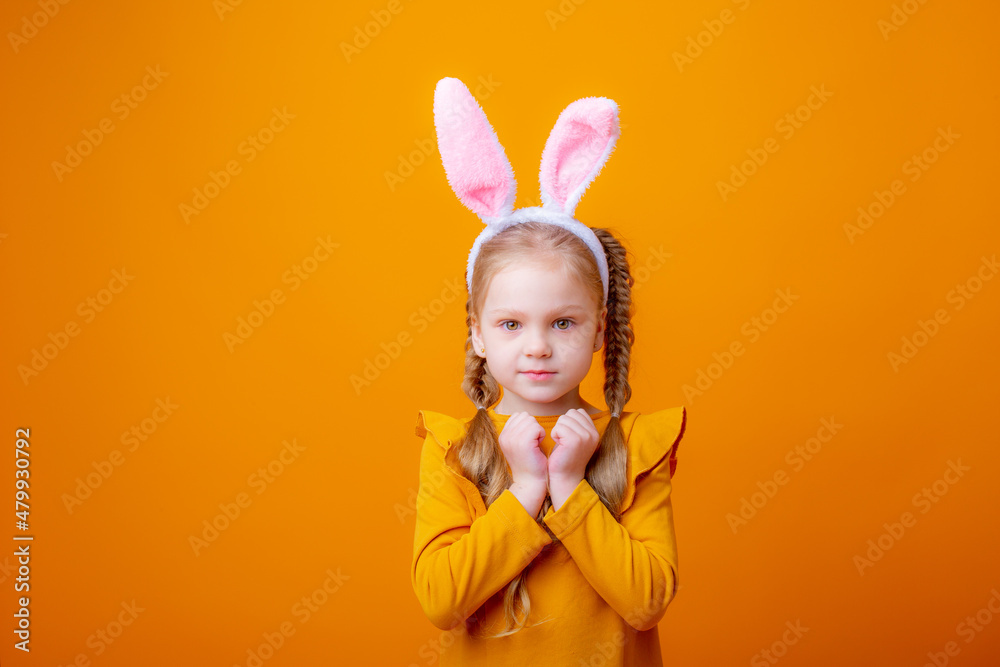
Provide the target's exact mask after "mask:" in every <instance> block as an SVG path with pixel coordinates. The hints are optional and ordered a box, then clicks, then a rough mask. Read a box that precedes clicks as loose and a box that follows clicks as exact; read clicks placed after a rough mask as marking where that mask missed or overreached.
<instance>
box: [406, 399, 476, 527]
mask: <svg viewBox="0 0 1000 667" xmlns="http://www.w3.org/2000/svg"><path fill="white" fill-rule="evenodd" d="M468 423H469V419H456V418H455V417H449V416H448V415H444V414H441V413H440V412H433V411H431V410H418V411H417V424H416V428H415V430H414V432H415V433H416V434H417V436H418V437H419V438H422V439H423V441H425V442H426V439H427V436H428V434H430V436H431V437H432V438H433V439H434V441H435V442H436V443H437V444H438V445H440V446H441V449H442V453H441V462H442V464H443V465H444V467H445V469H446V470H448V471H449V472H450V473H451V474H452V475H454V479H455V483H456V484H457V485H458V486H459V488H460V489H461V490H462V493H464V494H465V496H466V498H467V499H468V501H469V507H470V508H471V509H472V512H473V514H474V516H476V517H478V516H481V515H482V514H485V513H486V504H485V503H484V502H483V497H482V496H481V495H480V493H479V490H478V489H477V488H476V485H475V484H473V483H472V481H470V480H469V478H468V477H466V476H465V475H463V474H462V465H461V463H459V461H458V449H457V448H453V447H452V445H455V444H457V443H458V442H460V441H461V439H462V438H463V437H464V436H465V432H466V428H467V425H468Z"/></svg>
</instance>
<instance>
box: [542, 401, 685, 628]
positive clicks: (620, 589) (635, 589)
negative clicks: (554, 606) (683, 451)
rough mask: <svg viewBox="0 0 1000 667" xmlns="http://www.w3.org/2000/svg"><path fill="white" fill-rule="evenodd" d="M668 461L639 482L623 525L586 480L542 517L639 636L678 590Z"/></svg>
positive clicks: (663, 462) (653, 469) (610, 603)
mask: <svg viewBox="0 0 1000 667" xmlns="http://www.w3.org/2000/svg"><path fill="white" fill-rule="evenodd" d="M639 419H642V416H640V417H639ZM675 447H676V443H675ZM672 451H673V448H672V449H671V452H672ZM670 461H671V457H670V456H668V455H667V454H665V455H664V456H663V458H662V459H660V460H659V462H657V463H656V465H654V466H653V467H652V468H651V469H650V470H649V471H648V472H647V473H645V474H644V475H642V476H641V477H640V479H639V480H638V482H637V484H636V488H635V496H634V499H633V502H632V504H631V505H630V506H629V508H628V510H627V511H626V512H625V513H624V514H622V521H621V523H618V522H617V521H615V518H614V516H612V514H611V512H610V511H608V508H607V507H605V505H604V503H602V502H601V499H600V497H599V496H598V495H597V492H596V491H594V488H593V487H592V486H590V483H589V482H588V481H587V480H586V479H583V480H581V481H580V482H579V484H577V486H576V488H575V489H573V491H572V493H570V495H569V497H568V498H566V501H565V502H564V503H563V504H562V506H560V507H559V509H558V510H556V509H555V508H554V507H552V508H550V509H549V511H548V512H546V514H545V516H544V517H543V520H544V521H545V524H546V525H547V526H548V527H549V529H550V530H551V531H552V533H553V534H554V535H555V536H556V537H557V538H558V539H560V540H561V541H562V544H563V546H564V547H566V550H567V551H569V553H570V555H571V556H572V557H573V560H574V562H575V563H576V565H577V567H579V568H580V571H581V572H582V573H583V576H584V577H585V578H586V579H587V581H589V582H590V585H591V586H593V587H594V590H596V591H597V592H598V594H600V596H601V597H602V598H604V600H605V602H607V603H608V605H610V606H611V607H612V608H613V609H614V610H615V611H617V612H618V614H619V615H620V616H621V617H622V618H624V619H625V621H626V622H627V623H628V624H629V625H631V626H632V627H634V628H635V629H636V630H640V631H642V630H649V629H650V628H652V627H654V626H655V625H656V624H657V623H658V622H659V621H660V619H661V618H663V615H664V614H665V613H666V611H667V605H669V604H670V601H671V600H672V599H673V597H674V593H675V592H676V591H677V586H678V581H677V540H676V537H675V534H674V515H673V506H672V504H671V500H670V492H671V489H672V485H671V481H670V474H671V470H670V467H671V464H670Z"/></svg>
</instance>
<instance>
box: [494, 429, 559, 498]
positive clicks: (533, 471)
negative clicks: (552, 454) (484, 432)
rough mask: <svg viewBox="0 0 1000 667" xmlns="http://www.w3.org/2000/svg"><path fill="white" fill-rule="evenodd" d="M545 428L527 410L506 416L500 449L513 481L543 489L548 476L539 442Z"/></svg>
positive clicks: (543, 435) (500, 437)
mask: <svg viewBox="0 0 1000 667" xmlns="http://www.w3.org/2000/svg"><path fill="white" fill-rule="evenodd" d="M544 439H545V429H544V428H542V425H541V424H539V423H538V422H537V421H536V420H535V418H534V417H532V416H531V415H530V414H528V413H527V412H515V413H514V414H512V415H511V416H510V417H508V418H507V423H506V424H504V427H503V431H502V432H501V433H500V436H499V441H500V449H501V450H502V451H503V455H504V456H505V457H506V458H507V463H508V464H509V465H510V472H511V475H512V476H513V478H514V482H513V483H514V484H519V485H522V486H537V485H538V484H541V485H542V487H543V488H544V487H545V485H546V482H547V479H548V471H547V461H546V459H545V453H544V452H543V451H542V450H541V449H540V448H539V446H538V445H539V444H540V443H541V442H542V440H544Z"/></svg>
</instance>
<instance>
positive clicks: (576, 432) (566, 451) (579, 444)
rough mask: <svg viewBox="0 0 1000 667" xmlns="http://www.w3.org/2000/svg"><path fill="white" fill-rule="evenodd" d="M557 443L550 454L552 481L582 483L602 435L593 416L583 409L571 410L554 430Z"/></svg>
mask: <svg viewBox="0 0 1000 667" xmlns="http://www.w3.org/2000/svg"><path fill="white" fill-rule="evenodd" d="M552 441H553V442H554V443H555V444H554V446H553V448H552V453H551V454H549V460H548V473H549V481H550V482H551V481H552V479H553V478H558V479H560V480H567V481H579V480H581V479H583V477H584V473H586V472H587V463H588V462H589V461H590V458H591V457H592V456H593V455H594V452H595V451H596V450H597V444H598V442H599V441H600V434H598V432H597V427H596V426H594V420H593V419H592V418H591V416H590V414H589V413H588V412H587V411H586V410H584V409H582V408H580V409H576V410H570V411H569V412H567V413H566V414H564V415H562V416H561V417H559V419H558V420H556V425H555V426H553V427H552Z"/></svg>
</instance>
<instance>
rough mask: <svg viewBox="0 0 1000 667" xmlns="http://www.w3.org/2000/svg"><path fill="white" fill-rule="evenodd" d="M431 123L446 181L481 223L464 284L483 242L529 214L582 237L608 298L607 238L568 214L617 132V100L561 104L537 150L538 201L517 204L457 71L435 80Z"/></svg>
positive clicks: (501, 157) (506, 169) (493, 138)
mask: <svg viewBox="0 0 1000 667" xmlns="http://www.w3.org/2000/svg"><path fill="white" fill-rule="evenodd" d="M434 126H435V128H436V129H437V137H438V150H439V151H440V152H441V162H442V163H443V164H444V170H445V173H446V174H447V176H448V183H449V184H450V185H451V189H452V190H454V191H455V194H456V195H458V199H459V200H460V201H461V202H462V203H463V204H465V205H466V206H467V207H468V208H469V209H470V210H471V211H472V212H473V213H475V214H477V215H478V216H479V217H480V219H481V220H482V221H483V222H484V223H485V225H486V227H485V228H484V229H483V231H482V232H480V234H479V236H478V237H477V238H476V241H475V243H474V244H473V245H472V250H471V251H470V252H469V261H468V265H467V272H466V287H467V288H468V289H469V290H470V291H471V290H472V270H473V267H474V266H475V262H476V256H477V255H478V254H479V248H480V247H481V246H482V244H483V243H484V242H486V241H487V240H489V239H490V238H492V237H493V236H495V235H497V234H498V233H500V232H501V231H503V230H504V229H506V228H507V227H510V226H511V225H516V224H518V223H522V222H529V221H532V220H534V221H537V222H546V223H550V224H553V225H559V226H561V227H565V228H566V229H568V230H569V231H571V232H573V233H574V234H576V235H577V236H579V237H580V238H581V239H583V241H584V243H586V244H587V247H589V248H590V250H591V252H593V253H594V258H595V259H596V260H597V268H598V270H599V271H600V273H601V282H602V283H603V284H604V303H607V301H608V261H607V257H606V256H605V254H604V246H603V245H601V242H600V240H599V239H598V238H597V235H596V234H594V232H593V230H591V229H590V228H589V227H587V226H586V225H584V224H583V223H581V222H580V221H579V220H577V219H576V218H574V217H573V211H575V210H576V205H577V204H578V203H580V198H581V197H583V192H584V190H586V189H587V186H588V185H590V183H591V181H593V180H594V178H596V177H597V175H598V174H599V173H600V171H601V168H602V167H603V166H604V163H605V162H607V160H608V157H609V156H610V155H611V151H612V150H613V149H614V147H615V142H616V141H617V140H618V136H619V128H618V105H617V104H615V102H614V100H610V99H608V98H606V97H584V98H582V99H579V100H577V101H575V102H573V103H571V104H570V105H569V106H567V107H566V108H565V109H563V112H562V113H561V114H559V119H558V120H556V124H555V126H554V127H553V128H552V132H551V133H550V134H549V138H548V141H546V142H545V150H543V151H542V166H541V172H540V176H539V183H540V185H541V194H542V205H541V206H540V207H539V206H529V207H525V208H520V209H517V210H516V211H515V210H514V193H515V192H516V190H517V183H516V182H515V181H514V170H513V169H512V168H511V166H510V161H509V160H508V159H507V155H506V154H505V153H504V150H503V146H501V145H500V141H499V140H498V139H497V135H496V132H494V131H493V127H492V126H491V125H490V123H489V121H488V120H486V114H485V113H483V110H482V108H480V106H479V104H478V103H477V102H476V99H475V98H474V97H473V96H472V93H470V92H469V89H468V88H467V87H466V86H465V84H464V83H462V82H461V81H459V80H458V79H455V78H452V77H446V78H444V79H441V80H440V81H438V83H437V87H436V88H435V90H434Z"/></svg>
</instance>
